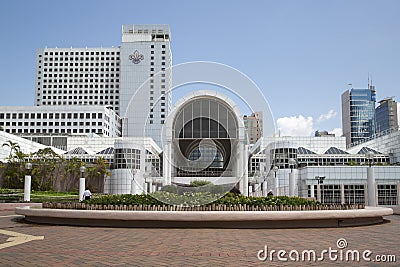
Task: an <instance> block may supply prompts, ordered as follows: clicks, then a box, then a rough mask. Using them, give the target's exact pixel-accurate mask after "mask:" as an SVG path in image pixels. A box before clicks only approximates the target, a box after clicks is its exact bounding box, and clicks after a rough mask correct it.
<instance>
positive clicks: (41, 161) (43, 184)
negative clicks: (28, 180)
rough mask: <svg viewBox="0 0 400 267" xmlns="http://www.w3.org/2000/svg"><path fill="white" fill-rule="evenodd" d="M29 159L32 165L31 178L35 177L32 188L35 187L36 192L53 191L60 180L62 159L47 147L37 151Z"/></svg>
mask: <svg viewBox="0 0 400 267" xmlns="http://www.w3.org/2000/svg"><path fill="white" fill-rule="evenodd" d="M31 157H32V158H33V160H32V162H33V163H34V164H33V168H32V176H33V177H35V184H34V183H32V188H35V187H34V185H37V188H35V189H38V190H45V191H46V190H54V189H55V188H56V187H57V183H59V180H60V179H61V177H60V176H61V170H62V169H63V166H62V163H63V161H64V159H63V158H62V157H61V156H60V155H58V154H57V153H55V152H54V151H53V150H52V149H51V148H49V147H47V148H43V149H39V150H38V151H37V152H35V153H33V154H32V155H31Z"/></svg>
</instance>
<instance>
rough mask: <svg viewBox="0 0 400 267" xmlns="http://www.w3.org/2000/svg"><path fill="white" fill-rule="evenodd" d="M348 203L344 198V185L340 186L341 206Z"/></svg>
mask: <svg viewBox="0 0 400 267" xmlns="http://www.w3.org/2000/svg"><path fill="white" fill-rule="evenodd" d="M345 203H346V199H345V197H344V184H343V183H341V184H340V204H345Z"/></svg>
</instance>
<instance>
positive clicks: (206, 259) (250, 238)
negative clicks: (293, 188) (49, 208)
mask: <svg viewBox="0 0 400 267" xmlns="http://www.w3.org/2000/svg"><path fill="white" fill-rule="evenodd" d="M13 214H14V213H13V212H12V211H0V230H8V231H14V232H18V233H23V234H29V235H35V236H41V235H43V236H45V239H44V240H39V241H31V242H28V243H24V244H21V245H17V246H14V247H9V248H5V249H0V266H82V265H84V266H304V265H310V266H322V265H323V266H348V265H350V263H346V262H330V261H327V259H328V258H327V257H326V260H325V261H324V262H323V264H322V265H321V262H316V263H304V262H286V263H284V262H278V261H277V260H276V258H275V260H274V261H273V262H270V261H266V262H261V261H259V260H258V259H257V252H258V251H259V250H260V249H263V248H264V245H268V247H269V248H270V249H275V250H279V249H285V250H286V251H290V250H291V249H296V250H298V251H302V250H305V249H314V250H316V251H318V252H319V251H321V250H322V249H328V248H329V247H332V248H333V249H335V248H337V247H336V241H337V239H338V238H341V237H342V238H345V239H346V240H347V242H348V249H357V250H359V251H363V250H365V249H369V250H371V251H372V252H373V253H374V254H394V255H396V257H397V261H398V262H399V261H400V238H399V237H400V235H399V230H400V216H397V215H393V216H388V217H386V219H388V220H390V222H387V223H384V224H380V225H374V226H364V227H351V228H331V229H240V230H236V229H126V228H99V227H70V226H51V225H35V224H25V223H23V222H21V221H20V217H17V216H15V217H4V216H12V215H13ZM7 238H8V237H5V236H4V235H1V234H0V243H4V241H5V240H6V239H7ZM352 265H354V264H352ZM357 265H359V266H396V265H398V263H397V264H396V263H393V264H383V263H377V262H370V263H366V262H360V263H359V264H357Z"/></svg>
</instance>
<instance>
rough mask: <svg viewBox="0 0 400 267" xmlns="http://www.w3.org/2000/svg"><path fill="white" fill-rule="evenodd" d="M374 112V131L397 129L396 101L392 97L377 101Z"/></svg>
mask: <svg viewBox="0 0 400 267" xmlns="http://www.w3.org/2000/svg"><path fill="white" fill-rule="evenodd" d="M375 112H376V133H381V132H385V131H390V130H394V131H397V130H398V129H399V121H398V118H397V102H396V101H394V99H393V98H392V97H388V98H385V99H383V100H381V101H379V106H378V107H377V108H376V109H375Z"/></svg>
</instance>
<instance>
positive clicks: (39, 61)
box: [34, 47, 121, 114]
mask: <svg viewBox="0 0 400 267" xmlns="http://www.w3.org/2000/svg"><path fill="white" fill-rule="evenodd" d="M120 68H121V67H120V47H112V48H87V47H86V48H72V47H71V48H41V49H38V50H37V52H36V82H35V102H34V105H35V106H82V105H90V106H97V105H99V106H105V105H110V106H111V107H112V109H113V110H114V111H115V112H116V113H117V114H119V113H120V110H119V106H120V103H119V101H120V100H119V97H120V91H119V90H120V88H119V87H120V73H121V69H120Z"/></svg>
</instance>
